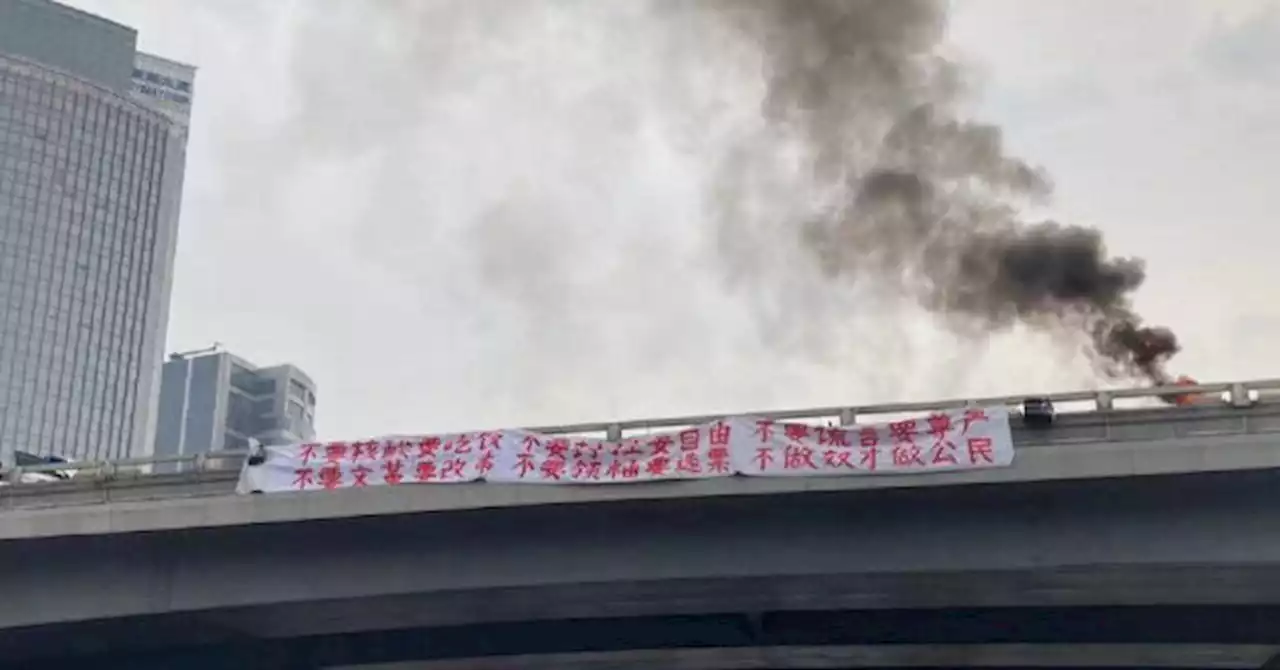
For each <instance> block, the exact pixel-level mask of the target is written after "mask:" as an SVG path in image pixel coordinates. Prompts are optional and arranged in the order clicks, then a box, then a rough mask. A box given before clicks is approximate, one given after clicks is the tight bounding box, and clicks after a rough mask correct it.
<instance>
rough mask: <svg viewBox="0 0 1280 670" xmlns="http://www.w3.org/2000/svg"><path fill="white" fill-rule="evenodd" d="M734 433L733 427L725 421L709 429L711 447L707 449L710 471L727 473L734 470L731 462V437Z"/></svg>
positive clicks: (708, 439) (721, 473) (718, 422)
mask: <svg viewBox="0 0 1280 670" xmlns="http://www.w3.org/2000/svg"><path fill="white" fill-rule="evenodd" d="M732 434H733V427H732V426H730V425H729V424H727V423H725V422H723V421H717V422H716V423H714V424H712V426H711V428H710V430H708V431H707V441H708V442H710V443H711V446H710V449H708V450H707V470H708V471H710V472H712V473H715V474H718V475H727V474H730V473H731V472H732V470H733V466H732V465H731V463H730V454H729V438H730V437H731V436H732Z"/></svg>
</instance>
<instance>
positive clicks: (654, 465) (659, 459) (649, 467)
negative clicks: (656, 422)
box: [644, 435, 675, 478]
mask: <svg viewBox="0 0 1280 670" xmlns="http://www.w3.org/2000/svg"><path fill="white" fill-rule="evenodd" d="M673 444H675V440H673V439H671V436H670V435H658V436H656V437H654V438H653V439H651V440H649V445H648V446H649V462H648V463H646V464H645V468H644V471H645V474H648V475H649V476H651V477H655V478H662V477H666V476H668V475H670V474H671V470H672V468H673V467H674V464H673V463H672V460H671V446H672V445H673Z"/></svg>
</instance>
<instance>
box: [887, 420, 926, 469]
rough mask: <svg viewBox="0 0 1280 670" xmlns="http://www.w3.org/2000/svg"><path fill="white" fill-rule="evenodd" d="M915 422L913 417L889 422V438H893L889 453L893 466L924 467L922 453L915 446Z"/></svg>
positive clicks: (917, 430) (917, 431) (917, 432)
mask: <svg viewBox="0 0 1280 670" xmlns="http://www.w3.org/2000/svg"><path fill="white" fill-rule="evenodd" d="M917 423H918V422H917V421H916V420H915V419H906V420H903V421H891V422H889V438H890V439H891V440H893V448H892V449H890V451H889V455H890V457H891V458H892V459H893V465H894V466H895V467H898V468H912V467H924V464H925V463H924V455H923V454H922V453H921V451H922V450H921V449H920V447H918V446H916V436H917V435H919V428H918V427H917V425H916V424H917Z"/></svg>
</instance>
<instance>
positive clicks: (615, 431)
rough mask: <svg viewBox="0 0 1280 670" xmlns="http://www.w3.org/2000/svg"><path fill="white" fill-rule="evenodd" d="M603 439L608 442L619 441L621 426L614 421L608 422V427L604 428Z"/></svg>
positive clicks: (620, 438) (620, 439)
mask: <svg viewBox="0 0 1280 670" xmlns="http://www.w3.org/2000/svg"><path fill="white" fill-rule="evenodd" d="M604 439H606V440H608V441H609V442H621V441H622V426H621V425H619V424H616V423H611V424H609V427H608V428H606V429H605V431H604Z"/></svg>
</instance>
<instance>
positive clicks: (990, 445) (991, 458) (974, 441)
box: [968, 437, 996, 465]
mask: <svg viewBox="0 0 1280 670" xmlns="http://www.w3.org/2000/svg"><path fill="white" fill-rule="evenodd" d="M968 444H969V463H970V464H972V465H978V464H980V463H982V464H988V465H991V464H994V463H995V462H996V456H995V442H994V440H992V439H991V438H989V437H971V438H969V442H968Z"/></svg>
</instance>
